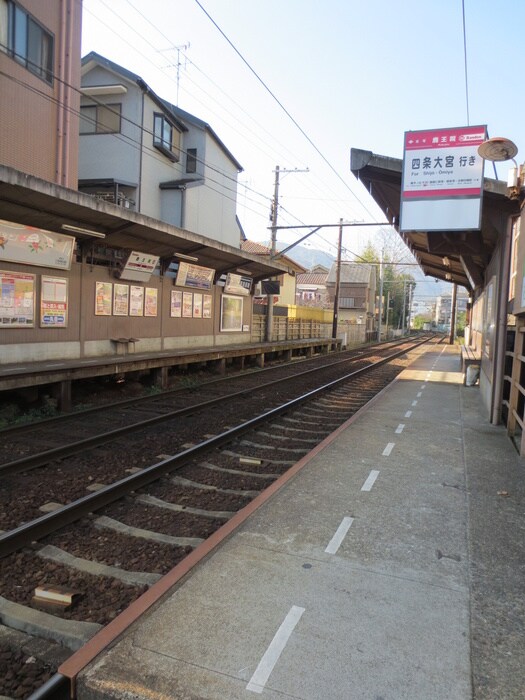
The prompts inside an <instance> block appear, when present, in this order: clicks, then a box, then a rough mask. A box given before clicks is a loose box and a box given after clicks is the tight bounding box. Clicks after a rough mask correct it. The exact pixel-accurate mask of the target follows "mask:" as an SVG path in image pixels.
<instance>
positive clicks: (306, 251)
mask: <svg viewBox="0 0 525 700" xmlns="http://www.w3.org/2000/svg"><path fill="white" fill-rule="evenodd" d="M283 248H286V244H284V245H283V246H281V249H283ZM287 256H288V257H289V258H291V259H292V260H295V262H297V263H299V265H302V266H303V267H306V269H307V270H310V269H311V268H312V267H314V265H324V266H325V267H326V268H328V269H330V268H331V267H332V263H333V262H334V261H335V258H334V256H333V255H330V254H329V253H325V252H324V250H315V249H314V248H306V247H305V246H302V245H296V246H295V248H292V249H291V250H290V251H289V252H288V253H287Z"/></svg>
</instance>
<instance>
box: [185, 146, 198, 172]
mask: <svg viewBox="0 0 525 700" xmlns="http://www.w3.org/2000/svg"><path fill="white" fill-rule="evenodd" d="M186 172H187V173H196V172H197V149H196V148H188V150H187V151H186Z"/></svg>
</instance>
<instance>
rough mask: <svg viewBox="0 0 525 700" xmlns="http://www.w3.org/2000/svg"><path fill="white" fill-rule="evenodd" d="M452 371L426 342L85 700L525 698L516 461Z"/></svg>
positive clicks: (80, 688)
mask: <svg viewBox="0 0 525 700" xmlns="http://www.w3.org/2000/svg"><path fill="white" fill-rule="evenodd" d="M461 382H462V377H461V374H460V373H459V356H458V354H457V350H456V348H453V347H452V348H451V347H448V346H444V347H443V346H441V347H434V348H432V349H429V348H426V349H424V348H422V349H420V350H419V354H418V358H417V359H416V360H415V362H414V363H413V364H412V365H411V366H410V367H409V368H408V369H406V370H405V371H404V372H403V373H402V374H401V375H400V377H399V379H398V380H397V381H396V382H395V383H394V384H393V385H392V386H391V387H390V388H389V389H388V390H387V391H386V392H385V393H384V395H383V396H382V400H381V401H380V402H376V403H375V404H374V405H373V406H372V407H371V408H369V409H368V410H367V411H365V412H363V413H361V414H360V415H359V416H358V417H357V418H356V419H355V420H353V421H351V422H350V424H349V425H348V426H347V427H346V428H345V429H344V430H343V431H341V432H340V433H339V435H338V437H337V438H336V439H334V440H333V441H332V442H329V444H327V445H326V447H325V448H324V449H323V450H322V451H320V452H318V453H317V454H315V455H314V456H313V457H312V458H311V459H308V460H305V466H304V467H303V468H302V469H301V470H300V471H299V472H298V473H297V474H296V475H295V477H294V478H293V479H292V480H290V481H289V482H288V483H287V484H286V485H285V486H284V487H283V488H282V489H281V490H280V491H279V492H278V493H276V494H275V495H274V496H273V497H272V498H271V499H270V500H269V501H268V502H266V504H265V505H263V506H262V507H261V508H260V509H259V510H258V511H256V512H255V513H254V514H252V515H251V516H250V517H249V518H248V519H247V520H246V521H245V522H244V523H243V524H242V525H241V526H240V527H239V528H238V529H237V530H236V532H235V533H234V534H233V535H232V536H231V537H230V538H229V539H227V540H225V541H224V542H223V544H222V545H221V546H220V547H219V548H218V549H217V550H215V552H213V553H212V554H211V555H210V556H209V557H208V558H207V559H206V560H204V561H203V562H201V563H200V564H198V565H197V566H196V567H195V568H194V569H193V570H192V571H191V572H190V573H189V574H188V575H187V576H186V578H185V579H184V580H183V581H182V582H181V583H180V584H179V585H178V586H177V587H175V588H174V589H173V590H172V592H170V594H168V596H166V597H165V599H164V600H163V602H162V604H160V605H158V606H157V607H156V608H155V609H154V610H153V611H152V612H151V613H150V614H149V615H148V616H147V617H146V618H145V619H143V620H141V621H139V622H138V623H137V624H135V625H134V626H133V627H131V628H130V630H129V631H128V632H127V633H126V634H125V635H124V636H123V637H122V638H121V639H120V640H119V641H118V642H117V643H116V645H114V646H113V648H111V649H110V650H109V652H106V653H105V654H104V655H102V656H100V657H99V658H98V659H96V660H95V661H94V662H93V663H92V664H91V666H89V667H88V668H87V669H86V670H85V671H84V672H83V673H82V674H81V676H80V677H79V679H78V684H77V692H78V695H77V697H78V698H79V700H87V699H90V700H91V699H93V698H97V699H98V698H119V699H120V698H122V699H124V698H131V697H133V698H137V699H139V698H140V699H142V698H144V699H147V700H161V699H162V700H164V699H168V698H177V699H182V698H184V699H190V698H191V699H194V698H195V699H197V698H199V699H206V700H219V699H220V700H237V699H240V698H243V699H244V698H252V697H256V696H258V695H261V696H262V697H266V698H272V699H274V700H277V699H278V698H279V699H280V700H282V698H294V699H295V698H297V699H299V698H300V699H301V700H467V699H471V698H476V700H478V698H479V699H480V700H481V699H482V700H489V699H490V700H519V699H520V698H524V697H525V691H524V688H525V682H524V675H523V674H524V668H525V642H524V639H525V636H524V635H523V630H524V621H525V611H524V607H523V606H524V603H523V596H522V586H523V571H524V564H525V556H524V547H525V545H524V539H525V538H523V531H524V525H523V523H524V519H523V506H522V505H521V499H522V498H523V490H524V489H523V462H522V460H520V459H519V457H518V456H517V454H516V452H515V451H514V449H513V447H512V445H511V443H510V441H509V440H508V438H507V436H506V435H505V432H504V430H503V429H501V428H498V427H495V426H490V425H489V424H488V422H487V420H486V418H485V416H483V412H482V409H481V406H480V398H479V390H478V389H477V388H476V387H464V386H462V383H461ZM505 494H508V495H505ZM507 524H509V525H510V528H509V527H508V526H507Z"/></svg>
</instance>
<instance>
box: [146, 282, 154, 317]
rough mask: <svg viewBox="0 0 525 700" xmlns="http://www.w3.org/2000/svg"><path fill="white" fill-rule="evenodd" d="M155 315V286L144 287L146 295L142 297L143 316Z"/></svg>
mask: <svg viewBox="0 0 525 700" xmlns="http://www.w3.org/2000/svg"><path fill="white" fill-rule="evenodd" d="M156 315H157V289H156V288H155V287H146V296H145V298H144V316H156Z"/></svg>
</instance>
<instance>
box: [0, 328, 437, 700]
mask: <svg viewBox="0 0 525 700" xmlns="http://www.w3.org/2000/svg"><path fill="white" fill-rule="evenodd" d="M426 341H428V339H423V340H421V339H420V340H418V341H411V342H404V343H402V344H400V345H399V346H398V347H397V348H396V349H395V351H394V350H393V349H392V348H390V349H389V350H388V351H387V354H386V356H383V357H377V355H378V352H377V351H376V352H375V353H374V355H375V358H374V361H371V359H370V358H367V359H366V360H365V361H364V362H361V363H360V364H361V366H360V367H359V368H358V369H355V366H354V368H353V369H352V371H343V372H341V370H345V369H346V370H347V368H346V363H339V365H338V369H337V373H338V375H339V376H338V377H337V378H333V377H330V378H328V377H327V375H325V372H326V371H328V370H327V369H326V368H325V370H322V371H310V372H309V373H308V374H305V373H304V372H303V373H302V374H300V375H299V374H297V375H296V376H295V379H294V381H295V383H297V382H299V384H300V385H301V387H302V393H299V394H298V393H297V389H295V390H294V392H292V393H293V394H294V395H293V396H292V397H291V398H290V395H288V394H287V396H286V397H285V399H284V400H283V396H282V389H279V388H278V387H279V385H278V384H276V383H271V384H270V383H269V382H265V386H263V387H262V388H261V385H260V384H259V391H258V392H256V391H255V388H253V387H250V388H249V389H246V388H245V389H244V390H239V389H237V390H236V391H235V393H233V394H232V393H231V392H230V394H227V395H226V398H225V397H224V396H222V397H221V400H220V401H219V403H218V404H217V403H215V404H214V405H211V406H209V405H208V406H206V407H204V406H200V407H198V406H197V404H194V405H192V406H191V407H188V410H189V412H190V414H191V416H190V417H188V414H187V413H186V414H185V415H182V414H180V413H178V414H176V415H175V416H173V415H172V416H170V418H169V420H168V421H166V420H163V421H161V422H155V423H153V424H148V425H147V432H146V429H145V428H144V427H142V428H140V429H139V427H138V426H137V425H136V424H135V425H134V426H133V429H132V433H134V434H135V438H136V440H137V441H138V443H135V442H133V443H132V444H133V445H134V444H140V445H144V444H145V445H146V450H145V454H146V455H149V462H148V461H146V462H144V461H142V460H136V459H135V456H134V455H133V454H132V453H133V452H134V451H135V447H133V446H132V447H131V448H129V447H127V443H128V441H129V437H128V438H126V441H124V440H122V435H118V436H117V438H116V439H117V442H111V443H110V442H109V440H108V438H107V436H104V437H103V439H102V442H101V443H99V444H101V445H102V447H95V448H94V449H92V450H91V452H90V453H81V454H80V455H79V453H78V451H77V452H75V453H74V455H73V456H70V457H67V458H66V457H62V458H61V459H60V460H58V459H57V458H56V457H55V458H54V460H53V461H51V462H49V460H48V461H47V462H46V461H44V462H41V463H40V465H39V466H38V467H34V466H33V467H26V468H24V469H23V470H22V471H17V470H16V469H10V470H9V471H8V472H6V473H4V475H3V476H2V481H3V483H4V486H5V487H6V490H7V492H8V494H9V502H10V503H11V505H12V507H11V508H10V509H9V510H10V512H9V514H8V517H7V518H6V523H5V525H3V527H4V528H5V530H6V531H5V532H4V533H3V534H1V535H0V557H1V558H0V615H1V617H2V619H3V620H6V619H9V620H10V621H11V624H12V625H13V626H14V627H18V628H21V627H23V628H24V629H26V630H27V629H30V630H31V631H32V632H33V634H34V635H35V636H36V637H40V638H41V639H44V640H47V641H46V642H45V643H44V642H42V643H43V644H44V646H45V653H44V654H41V656H43V657H44V660H45V658H48V659H55V662H54V664H53V663H50V664H48V668H47V669H46V668H45V666H43V667H42V668H43V671H42V673H37V671H36V669H37V666H38V667H40V666H41V665H42V663H41V662H40V661H39V660H38V658H37V657H35V661H34V663H32V664H31V665H30V666H28V665H27V664H25V668H23V669H22V670H23V671H26V672H27V671H28V670H30V671H31V673H32V675H31V676H30V677H29V680H28V679H27V677H24V674H23V673H22V674H21V675H22V677H23V680H22V681H20V683H19V685H18V690H17V693H20V692H21V691H20V688H21V689H22V691H24V692H25V690H27V689H28V688H29V687H30V682H31V683H33V686H31V687H36V686H38V684H39V683H41V682H42V680H44V679H45V675H46V673H47V674H50V673H52V672H53V666H54V668H56V666H57V664H58V663H59V662H57V661H56V659H59V660H60V659H62V658H63V657H64V656H67V654H68V653H71V650H73V649H76V648H78V647H79V646H81V645H82V644H83V643H84V642H85V641H86V640H87V639H89V638H90V637H91V636H92V635H93V634H94V633H95V632H96V631H97V630H98V629H100V627H101V626H103V625H105V624H107V623H108V622H110V621H111V620H112V619H114V617H115V616H116V615H118V614H119V613H120V612H121V611H122V610H123V609H124V608H125V607H126V606H127V605H129V603H130V602H132V601H133V600H135V599H136V598H138V597H139V596H140V595H141V594H142V593H143V592H144V591H145V590H146V589H147V588H148V586H150V585H151V584H152V583H154V582H155V581H156V580H158V579H159V578H160V577H161V576H162V575H163V574H165V573H166V572H167V571H169V570H170V569H171V568H172V567H173V566H175V565H176V564H177V563H178V562H179V561H181V560H182V559H183V558H184V557H185V556H186V555H187V554H188V553H189V552H191V551H192V550H193V549H194V548H195V547H196V546H198V545H199V544H200V543H201V542H202V541H203V540H204V539H206V538H207V537H209V535H210V534H212V533H213V532H214V531H215V530H217V529H218V528H219V527H221V525H223V524H224V523H225V522H226V521H227V520H228V519H229V518H231V517H232V516H233V515H234V513H235V512H237V511H238V510H239V509H240V508H242V507H243V506H245V505H246V504H247V503H248V502H249V501H250V500H252V499H253V498H254V497H255V496H256V495H258V494H259V493H260V492H261V491H263V490H264V489H265V488H266V487H267V486H268V485H270V484H272V483H273V482H274V481H275V480H276V479H277V478H278V477H279V476H280V475H281V474H282V473H284V472H285V471H286V470H288V469H289V468H290V467H291V466H292V465H293V464H294V463H296V462H297V461H298V460H299V459H300V458H301V457H302V456H304V455H305V454H306V453H308V452H309V451H310V450H311V449H313V447H315V445H317V444H318V443H319V442H321V441H322V440H323V439H324V438H325V437H326V436H327V435H328V434H330V433H331V432H332V431H333V430H334V429H336V428H337V427H338V426H339V425H341V423H343V422H344V421H345V420H347V419H348V418H349V417H350V416H352V415H353V414H354V413H355V412H356V411H357V410H359V408H360V407H362V406H363V405H365V404H366V403H367V402H368V401H369V400H370V399H371V398H373V397H374V396H375V395H377V393H378V392H379V391H381V389H382V388H383V387H384V386H386V385H387V384H388V383H390V382H391V381H392V380H393V378H394V377H395V376H396V375H397V374H398V372H399V371H401V369H403V367H404V366H405V365H406V364H407V362H408V360H407V353H408V352H410V351H411V350H413V349H415V348H416V347H417V346H418V345H419V344H421V343H422V342H426ZM354 365H355V359H354ZM334 371H335V366H332V367H331V369H330V372H334ZM314 379H316V380H317V381H316V382H314V381H313V380H314ZM310 380H312V386H311V385H310ZM290 381H291V380H290ZM290 381H287V384H290ZM307 381H308V385H307V386H306V383H307ZM292 384H293V382H292ZM313 384H315V385H316V386H315V388H312V387H313ZM254 396H256V398H254ZM243 397H250V398H249V399H247V398H243ZM199 403H200V404H202V403H203V402H199ZM226 407H227V408H228V409H229V410H226ZM248 408H250V411H251V413H250V412H249V411H248ZM255 408H257V410H254V409H255ZM177 410H180V409H177ZM184 410H185V409H183V411H184ZM172 413H173V412H172ZM235 416H237V418H238V420H237V424H236V425H232V424H233V423H234V422H235V421H234V417H235ZM146 421H149V419H146ZM181 421H183V422H186V423H188V421H189V423H188V425H185V426H184V427H182V429H181V426H180V425H178V424H179V423H180V422H181ZM173 422H175V423H176V424H177V425H176V429H175V430H174V432H173V433H172V431H171V430H170V428H169V427H168V426H170V425H171V423H173ZM139 430H140V434H139ZM190 435H191V436H192V437H191V438H189V437H188V436H190ZM181 440H186V442H181ZM168 445H171V447H168ZM174 445H176V447H175V449H174V447H173V446H174ZM116 456H117V457H118V458H119V459H118V460H117V461H118V463H119V467H120V468H121V471H122V473H123V474H124V475H122V473H120V474H117V476H116V478H115V474H116V471H115V469H114V466H115V464H114V462H115V457H116ZM44 465H45V466H44ZM126 465H127V466H126ZM106 467H107V468H106ZM117 471H118V470H117ZM81 478H82V481H81V483H78V482H79V480H80V479H81ZM57 484H60V486H61V488H59V489H55V490H54V488H55V487H56V486H57ZM64 484H68V485H69V491H67V490H64V488H62V487H63V486H64ZM77 492H78V493H79V495H77ZM21 502H23V503H21ZM13 511H15V512H13ZM6 525H7V527H6ZM43 585H44V586H46V585H47V586H55V587H56V586H60V587H65V588H66V589H68V590H69V591H70V592H71V593H72V595H74V597H73V598H72V601H73V602H72V603H71V604H70V605H67V606H65V605H62V606H61V605H58V606H57V604H49V603H45V604H43V603H42V601H41V600H38V599H36V600H35V599H34V594H35V589H36V588H37V587H38V586H43ZM28 611H29V613H28ZM27 614H29V615H30V617H31V620H32V621H31V623H30V624H28V623H27V622H25V623H23V624H22V623H21V622H20V621H19V620H20V619H21V618H24V619H26V618H25V617H24V615H27ZM10 634H20V632H10ZM32 639H33V637H30V638H28V639H27V640H25V643H26V644H27V645H28V646H29V647H30V646H31V640H32ZM22 641H23V640H22ZM20 643H21V641H20V640H19V644H20ZM6 653H9V652H6ZM46 655H47V656H46ZM1 659H2V635H1V634H0V663H1ZM12 663H13V664H15V661H14V660H13V662H12ZM15 682H18V681H15ZM24 682H25V683H26V684H27V685H25V686H24V685H23V683H24ZM11 692H13V691H12V690H11V689H9V688H7V689H5V688H2V685H1V682H0V694H2V693H4V694H7V695H8V694H9V693H11ZM24 692H22V694H18V695H15V696H16V697H26V696H27V695H25V694H24Z"/></svg>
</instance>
